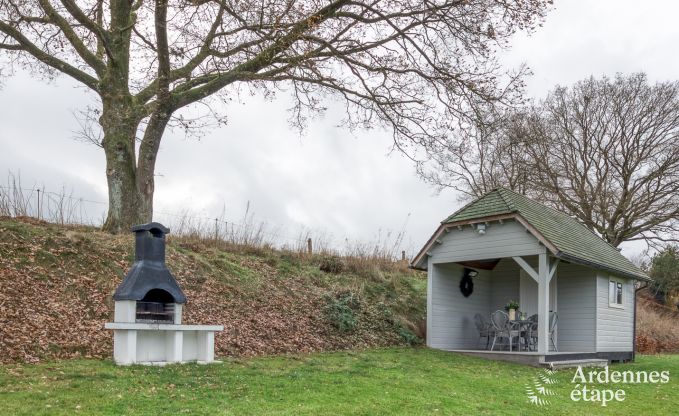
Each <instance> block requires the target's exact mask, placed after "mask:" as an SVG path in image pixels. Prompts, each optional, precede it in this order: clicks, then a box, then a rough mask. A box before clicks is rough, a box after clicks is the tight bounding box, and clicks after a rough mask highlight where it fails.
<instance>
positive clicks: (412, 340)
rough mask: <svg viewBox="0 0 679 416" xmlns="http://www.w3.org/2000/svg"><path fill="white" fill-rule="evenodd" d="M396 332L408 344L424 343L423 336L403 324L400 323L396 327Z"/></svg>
mask: <svg viewBox="0 0 679 416" xmlns="http://www.w3.org/2000/svg"><path fill="white" fill-rule="evenodd" d="M396 332H397V333H398V335H399V336H400V337H401V338H402V339H403V341H405V343H406V344H408V345H420V344H422V338H420V337H418V336H417V335H415V334H414V333H413V331H411V330H409V329H408V328H406V327H404V326H403V325H399V326H398V327H397V328H396Z"/></svg>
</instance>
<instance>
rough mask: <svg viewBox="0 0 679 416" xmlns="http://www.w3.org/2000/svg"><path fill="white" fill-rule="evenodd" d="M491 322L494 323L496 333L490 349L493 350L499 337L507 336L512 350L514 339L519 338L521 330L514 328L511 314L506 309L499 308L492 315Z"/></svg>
mask: <svg viewBox="0 0 679 416" xmlns="http://www.w3.org/2000/svg"><path fill="white" fill-rule="evenodd" d="M490 322H491V323H492V324H493V329H494V330H495V333H494V334H493V344H492V345H491V346H490V350H491V351H493V349H494V348H495V342H496V341H497V339H498V338H507V340H508V341H509V351H512V341H513V340H514V339H516V340H518V339H519V337H520V336H521V335H520V332H519V330H518V329H514V327H513V326H512V324H511V322H509V316H508V315H507V313H506V312H505V311H500V310H497V311H495V312H493V313H492V314H491V315H490Z"/></svg>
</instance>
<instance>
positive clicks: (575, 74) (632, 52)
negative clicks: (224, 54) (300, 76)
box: [0, 0, 679, 254]
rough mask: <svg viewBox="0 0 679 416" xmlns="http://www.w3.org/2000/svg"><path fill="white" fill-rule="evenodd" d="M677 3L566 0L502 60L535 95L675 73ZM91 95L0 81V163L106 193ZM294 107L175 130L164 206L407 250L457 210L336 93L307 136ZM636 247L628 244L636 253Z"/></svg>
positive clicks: (260, 104) (254, 107) (166, 160)
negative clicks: (89, 130) (351, 118)
mask: <svg viewBox="0 0 679 416" xmlns="http://www.w3.org/2000/svg"><path fill="white" fill-rule="evenodd" d="M677 8H678V6H677V4H675V3H674V2H671V1H664V2H662V1H652V2H645V3H644V5H643V7H640V6H639V3H638V2H619V1H613V0H607V1H597V2H591V1H584V0H580V1H569V2H557V7H556V10H555V11H553V12H552V13H551V14H549V15H548V16H547V21H546V22H545V24H544V27H542V28H540V29H539V30H538V31H536V32H535V33H534V34H532V35H531V36H525V35H517V37H516V38H515V40H514V42H513V48H512V50H511V51H509V52H508V53H505V54H503V56H502V60H503V62H504V63H505V64H506V65H507V66H509V67H512V66H517V65H519V64H520V63H521V62H526V63H528V64H529V66H530V67H531V68H532V69H533V72H534V76H533V77H532V78H530V79H529V80H528V90H529V93H530V94H532V95H534V96H542V95H544V94H545V93H546V92H547V91H548V90H549V89H550V88H552V87H553V86H554V85H555V84H564V85H567V84H570V83H572V82H574V81H577V80H578V79H582V78H583V77H586V76H589V75H590V74H594V75H596V76H600V75H601V74H609V75H613V74H614V73H615V72H619V71H622V72H631V71H639V70H644V71H647V72H648V73H649V76H650V77H651V78H652V79H670V78H675V77H676V74H677V73H679V57H677V56H676V54H673V53H672V51H673V50H675V49H676V41H677V39H679V25H676V24H675V22H674V21H673V20H674V18H675V16H677V15H678V14H679V13H678V12H679V10H677ZM281 97H284V95H281ZM91 103H92V97H91V96H88V95H87V94H85V92H84V90H83V89H81V88H76V87H75V85H74V83H73V82H71V81H70V80H68V79H67V78H60V79H58V80H57V81H56V82H54V83H51V84H46V83H44V82H42V81H39V80H35V79H32V78H31V77H30V76H29V75H28V74H27V73H23V72H19V73H18V74H17V75H16V76H14V77H13V78H9V79H6V80H5V81H4V87H3V89H2V90H0V107H1V108H2V111H0V149H2V151H0V172H3V173H2V174H4V172H6V171H8V170H12V171H14V172H17V171H19V170H20V171H21V174H22V177H23V179H24V183H25V184H30V185H31V186H32V185H33V184H34V183H39V184H44V185H45V187H47V188H51V189H60V188H61V187H62V186H63V185H66V187H67V188H72V189H73V193H74V195H78V196H81V197H83V198H86V199H90V200H98V201H105V200H106V198H107V194H106V178H105V160H104V156H103V152H102V151H101V150H100V149H98V148H96V147H93V146H87V145H83V144H82V143H79V142H76V141H74V140H72V137H73V133H72V132H73V131H74V130H76V129H77V123H76V122H75V120H74V118H73V116H72V111H74V110H77V109H82V108H84V107H85V106H87V105H88V104H91ZM287 104H288V102H287V101H286V99H285V98H279V99H277V100H275V101H266V100H264V99H262V98H259V97H246V98H245V101H244V103H232V104H229V105H228V107H226V108H225V112H226V114H227V115H228V120H229V123H228V124H227V125H226V126H225V127H221V128H218V129H214V130H209V131H207V133H206V134H205V135H204V136H203V137H202V138H200V140H198V139H195V138H186V137H184V135H183V133H182V132H180V131H175V132H171V133H168V134H167V135H166V137H165V138H164V139H163V143H162V146H161V150H160V154H159V158H158V165H157V175H158V176H157V178H156V180H157V184H156V198H155V201H156V204H155V205H156V209H157V210H158V211H162V212H171V213H177V212H180V211H182V210H185V209H186V210H190V211H191V212H194V213H196V215H202V216H205V217H215V216H218V215H219V214H220V213H221V212H222V210H223V209H224V208H225V212H226V217H227V218H228V219H231V220H233V221H237V220H239V219H240V218H241V217H242V215H243V213H244V211H245V207H246V205H247V204H248V202H249V204H250V207H251V211H254V212H255V214H256V217H257V218H258V219H260V220H266V221H267V222H268V223H269V224H271V225H272V226H275V227H279V228H282V229H284V230H285V232H286V234H294V233H295V232H296V231H297V230H299V229H300V228H301V227H306V228H309V229H314V230H325V231H326V232H327V233H329V234H332V235H333V236H334V237H335V240H336V241H337V243H338V244H340V243H341V242H342V241H343V239H344V238H345V237H347V238H349V239H351V240H363V241H366V240H370V239H373V238H374V237H375V235H376V233H377V232H378V230H380V229H382V230H397V231H398V230H400V228H401V227H402V226H403V224H404V222H406V220H407V226H406V232H407V234H408V236H409V239H410V242H411V243H410V249H411V250H416V249H418V248H419V246H421V245H422V244H424V242H425V241H426V240H427V238H428V237H429V236H430V234H431V233H432V232H433V231H434V230H435V228H436V227H437V225H438V223H439V221H440V220H442V219H443V218H444V217H446V216H447V215H448V214H450V213H451V212H452V211H454V210H455V209H456V208H458V207H459V205H460V203H459V201H458V199H457V195H455V194H454V193H453V192H449V191H445V192H443V193H442V194H440V195H436V194H435V193H434V192H433V190H432V189H431V188H430V187H429V186H427V185H425V184H424V183H422V182H421V181H419V180H418V178H417V177H416V176H415V171H414V167H413V165H412V163H411V162H410V161H409V160H408V159H406V158H404V157H403V156H402V155H400V154H398V153H394V154H391V155H389V154H388V153H389V150H390V145H391V139H390V137H389V135H388V134H387V133H385V132H383V131H380V130H373V131H369V132H359V133H356V134H355V135H352V134H350V133H349V132H347V131H346V130H344V129H342V128H339V127H336V125H337V122H338V118H339V116H338V113H339V110H337V109H336V108H335V107H334V106H333V104H332V103H329V105H330V109H329V111H328V113H327V114H326V115H325V117H323V118H320V119H318V120H315V121H313V122H312V123H311V124H310V126H309V129H308V130H307V131H306V133H305V134H304V135H303V136H299V134H298V133H297V132H296V131H294V130H292V129H291V128H290V127H289V125H288V123H287V118H288V113H287V112H286V108H287ZM2 174H0V177H2V176H1V175H2ZM92 211H93V212H94V214H93V215H95V216H96V215H99V216H100V213H99V212H98V211H96V209H95V208H92ZM409 214H410V215H409ZM630 247H631V248H626V250H625V253H626V254H633V253H634V252H636V251H638V250H639V249H638V248H637V247H636V246H630Z"/></svg>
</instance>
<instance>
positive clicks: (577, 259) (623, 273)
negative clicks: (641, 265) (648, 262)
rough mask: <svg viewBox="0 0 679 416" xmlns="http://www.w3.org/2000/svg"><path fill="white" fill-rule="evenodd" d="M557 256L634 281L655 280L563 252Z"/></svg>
mask: <svg viewBox="0 0 679 416" xmlns="http://www.w3.org/2000/svg"><path fill="white" fill-rule="evenodd" d="M555 256H556V257H558V258H560V259H562V260H566V261H568V262H571V263H578V264H582V265H583V266H587V267H591V268H593V269H599V270H605V271H607V272H610V273H614V274H616V275H618V276H623V277H628V278H630V279H634V280H642V281H645V282H650V281H652V280H653V279H651V278H650V277H648V276H646V275H645V274H634V273H630V272H627V271H624V270H620V269H616V268H614V267H609V266H606V265H603V264H600V263H595V262H592V261H589V260H585V259H583V258H580V257H577V256H573V255H571V254H568V253H564V252H563V251H560V252H558V253H556V254H555Z"/></svg>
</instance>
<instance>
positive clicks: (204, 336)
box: [105, 222, 224, 365]
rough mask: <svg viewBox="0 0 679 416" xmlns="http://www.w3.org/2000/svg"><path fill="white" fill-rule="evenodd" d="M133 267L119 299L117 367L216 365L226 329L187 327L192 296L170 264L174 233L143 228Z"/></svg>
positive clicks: (114, 325)
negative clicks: (168, 241) (218, 335)
mask: <svg viewBox="0 0 679 416" xmlns="http://www.w3.org/2000/svg"><path fill="white" fill-rule="evenodd" d="M132 231H133V232H134V233H135V237H136V243H135V259H134V264H133V265H132V268H131V269H130V271H129V272H128V273H127V275H126V276H125V279H124V280H123V282H122V283H121V284H120V286H118V288H117V289H116V291H115V293H114V294H113V300H114V301H115V314H114V322H109V323H106V324H105V328H106V329H111V330H113V358H114V360H115V362H116V364H119V365H129V364H155V365H163V364H167V363H183V362H189V361H194V362H198V363H210V362H215V360H214V355H215V353H214V349H215V348H214V339H215V331H221V330H223V329H224V327H223V326H221V325H182V309H183V306H184V304H185V303H186V296H185V295H184V292H182V290H181V288H180V287H179V284H178V283H177V281H176V280H175V278H174V276H172V273H170V270H169V269H168V268H167V265H166V264H165V235H166V234H168V233H169V232H170V230H169V229H168V228H166V227H165V226H163V225H162V224H159V223H157V222H152V223H149V224H142V225H137V226H135V227H133V228H132Z"/></svg>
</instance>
